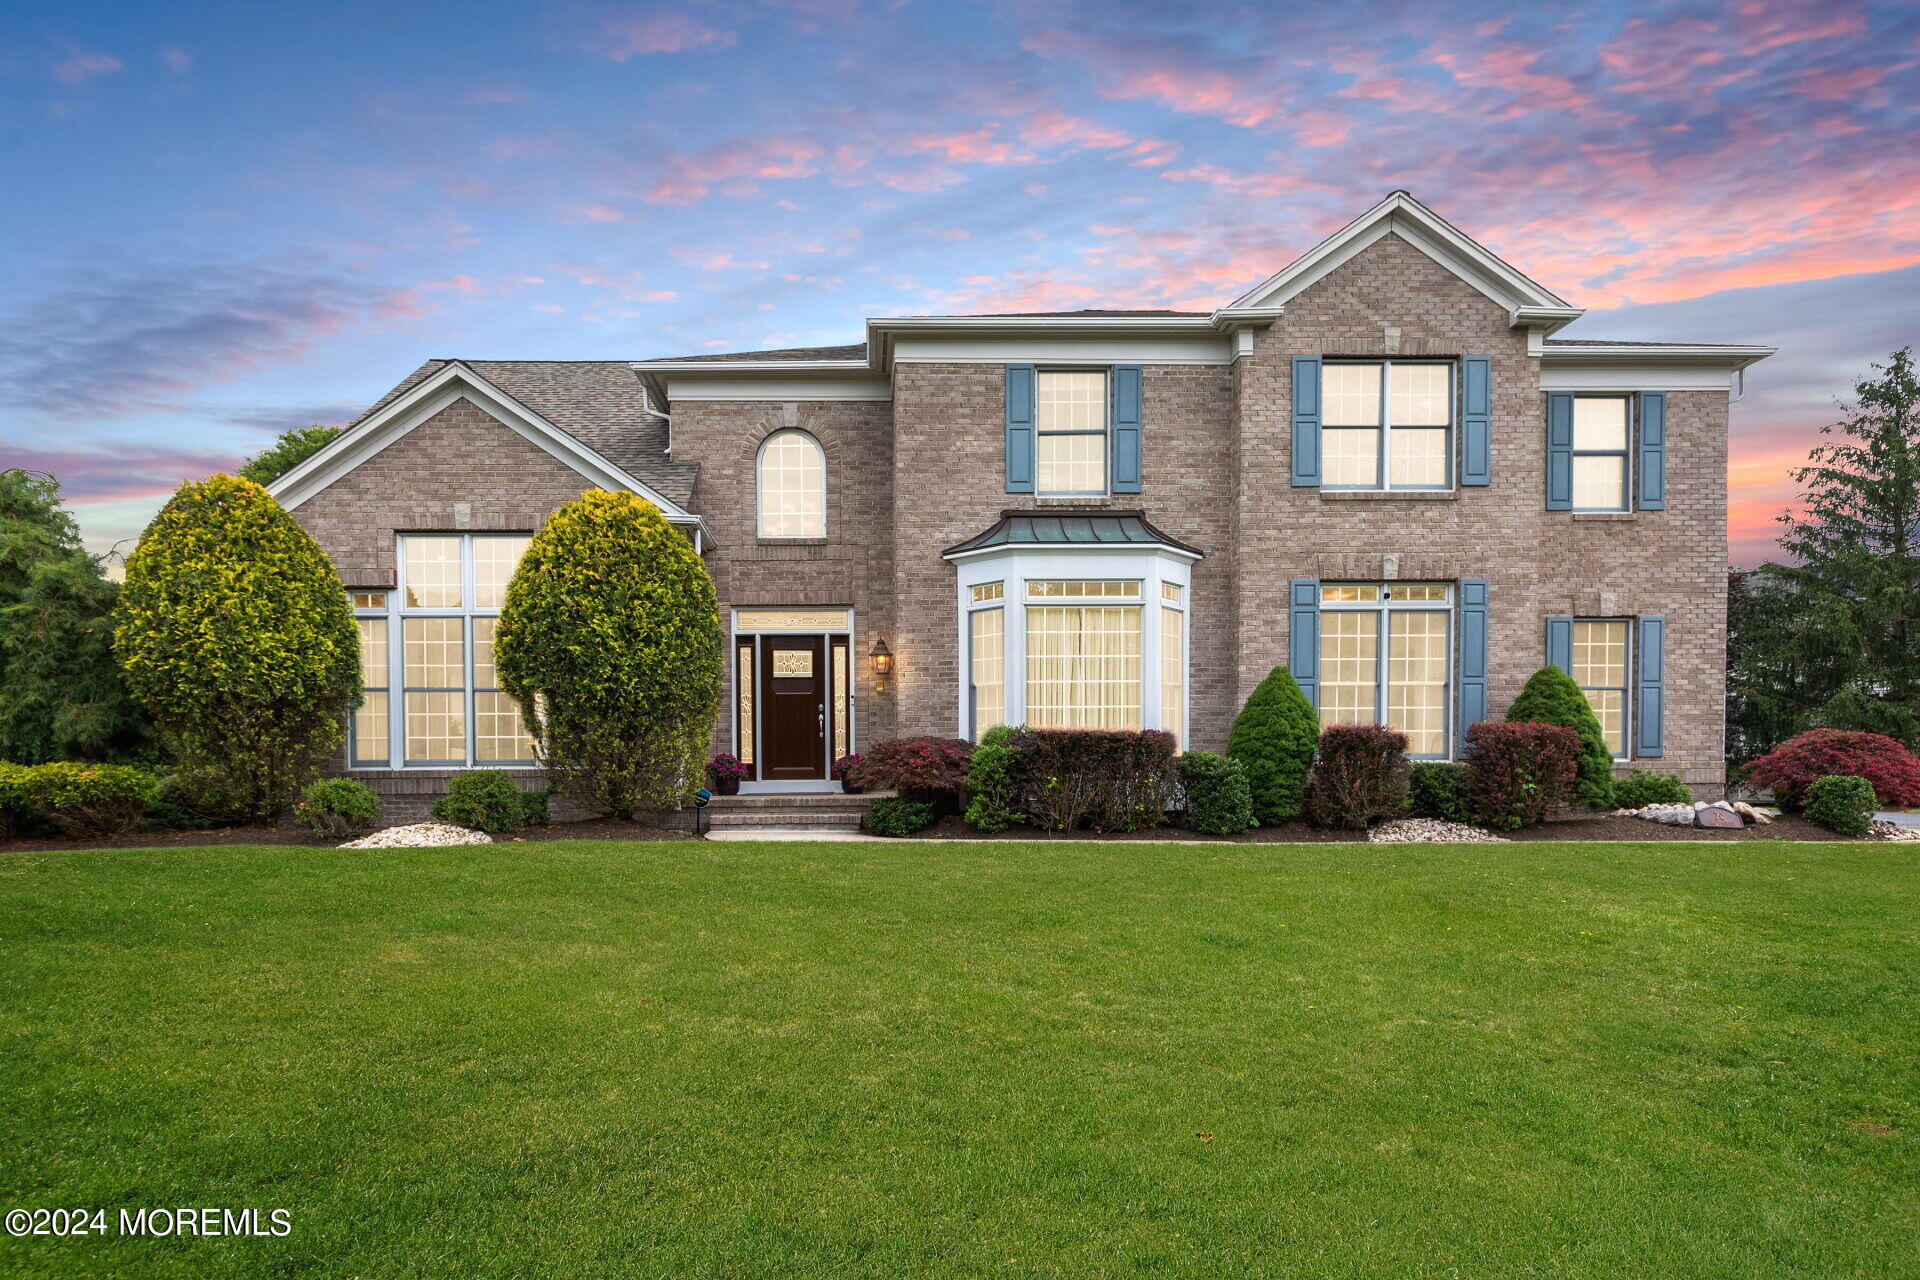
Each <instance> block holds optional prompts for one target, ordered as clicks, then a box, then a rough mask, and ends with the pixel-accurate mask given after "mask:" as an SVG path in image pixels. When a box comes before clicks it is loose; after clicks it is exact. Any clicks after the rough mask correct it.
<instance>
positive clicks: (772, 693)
mask: <svg viewBox="0 0 1920 1280" xmlns="http://www.w3.org/2000/svg"><path fill="white" fill-rule="evenodd" d="M826 658H827V654H826V642H825V641H824V640H823V639H822V638H821V637H819V636H761V637H760V688H761V691H762V692H761V708H760V777H761V779H762V780H764V781H767V782H775V781H781V780H786V781H793V780H798V779H805V780H809V781H811V780H816V779H820V778H824V777H826V776H827V662H826Z"/></svg>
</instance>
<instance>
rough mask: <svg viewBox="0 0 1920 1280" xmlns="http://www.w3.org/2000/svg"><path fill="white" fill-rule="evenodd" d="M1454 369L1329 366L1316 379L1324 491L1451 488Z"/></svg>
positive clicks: (1426, 363)
mask: <svg viewBox="0 0 1920 1280" xmlns="http://www.w3.org/2000/svg"><path fill="white" fill-rule="evenodd" d="M1453 368H1454V367H1453V365H1452V364H1451V363H1450V362H1447V361H1440V360H1419V361H1416V360H1404V361H1403V360H1364V361H1362V360H1329V361H1327V362H1326V363H1325V365H1324V367H1323V369H1322V373H1321V379H1322V381H1321V413H1322V415H1323V422H1322V427H1321V436H1320V439H1321V446H1320V447H1321V466H1322V468H1323V471H1322V478H1321V483H1322V485H1323V486H1324V487H1326V488H1329V489H1446V488H1449V487H1451V486H1452V484H1453V468H1452V458H1453V427H1454V401H1455V392H1454V378H1453Z"/></svg>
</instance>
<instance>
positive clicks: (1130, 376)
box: [1113, 364, 1140, 493]
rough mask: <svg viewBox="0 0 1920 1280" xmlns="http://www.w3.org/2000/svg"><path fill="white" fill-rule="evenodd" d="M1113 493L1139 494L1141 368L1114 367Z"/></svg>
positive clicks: (1128, 366)
mask: <svg viewBox="0 0 1920 1280" xmlns="http://www.w3.org/2000/svg"><path fill="white" fill-rule="evenodd" d="M1113 491H1114V492H1115V493H1138V492H1140V366H1139V365H1137V364H1120V365H1115V366H1114V367H1113Z"/></svg>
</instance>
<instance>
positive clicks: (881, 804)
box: [861, 796, 933, 836]
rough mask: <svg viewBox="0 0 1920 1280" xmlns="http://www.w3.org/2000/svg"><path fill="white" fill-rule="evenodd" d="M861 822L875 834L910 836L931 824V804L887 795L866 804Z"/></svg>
mask: <svg viewBox="0 0 1920 1280" xmlns="http://www.w3.org/2000/svg"><path fill="white" fill-rule="evenodd" d="M861 824H862V825H863V826H865V827H866V829H867V830H869V831H871V832H873V834H875V835H877V836H910V835H912V834H913V833H914V832H916V831H924V830H926V829H927V828H928V827H930V826H932V825H933V806H932V805H930V804H923V803H922V802H920V801H918V800H908V799H906V798H905V797H904V796H888V797H885V798H883V799H879V800H875V801H874V802H873V803H872V804H870V805H868V806H867V814H866V817H865V818H863V819H861Z"/></svg>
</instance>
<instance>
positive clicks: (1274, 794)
mask: <svg viewBox="0 0 1920 1280" xmlns="http://www.w3.org/2000/svg"><path fill="white" fill-rule="evenodd" d="M1319 743H1320V713H1319V712H1317V711H1315V710H1314V709H1313V704H1312V703H1311V702H1308V701H1307V695H1306V694H1304V693H1302V692H1300V686H1299V685H1298V684H1296V683H1294V679H1293V674H1292V673H1291V672H1290V671H1288V670H1287V669H1286V668H1285V667H1275V668H1274V669H1273V670H1272V671H1270V672H1268V673H1267V678H1266V679H1265V680H1262V681H1261V682H1260V686H1259V688H1257V689H1255V690H1254V691H1253V696H1252V697H1250V698H1248V699H1247V705H1246V706H1244V707H1242V708H1241V709H1240V714H1239V715H1238V716H1237V717H1235V718H1234V721H1233V729H1232V731H1231V732H1230V733H1229V734H1228V735H1227V756H1228V757H1229V758H1230V759H1233V760H1238V761H1239V762H1240V767H1241V768H1242V769H1244V770H1246V774H1247V785H1248V786H1249V787H1250V788H1251V789H1252V791H1253V818H1254V821H1255V822H1258V823H1259V824H1260V825H1261V826H1274V825H1276V824H1278V823H1282V822H1286V821H1289V820H1291V819H1293V818H1297V817H1299V816H1300V808H1301V803H1302V797H1303V796H1304V794H1305V792H1306V789H1307V774H1308V772H1309V771H1311V770H1312V768H1313V753H1314V749H1315V748H1316V747H1317V746H1318V745H1319Z"/></svg>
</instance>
